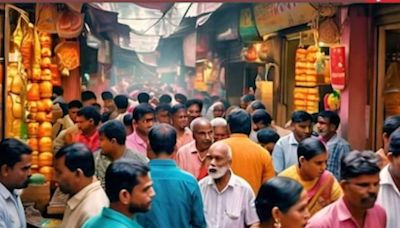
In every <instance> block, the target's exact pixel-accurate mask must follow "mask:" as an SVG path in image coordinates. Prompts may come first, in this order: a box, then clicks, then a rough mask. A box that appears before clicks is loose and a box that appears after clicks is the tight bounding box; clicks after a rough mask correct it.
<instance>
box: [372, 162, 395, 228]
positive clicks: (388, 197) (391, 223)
mask: <svg viewBox="0 0 400 228" xmlns="http://www.w3.org/2000/svg"><path fill="white" fill-rule="evenodd" d="M379 176H380V178H381V182H380V188H379V193H378V199H377V200H376V202H377V203H379V204H380V205H381V206H382V207H383V208H385V210H386V213H387V218H388V222H387V225H386V227H387V228H392V227H399V226H400V216H399V211H400V191H399V189H398V188H397V187H396V184H395V183H394V180H393V178H392V175H390V173H389V165H387V166H385V168H383V169H382V170H381V172H380V174H379Z"/></svg>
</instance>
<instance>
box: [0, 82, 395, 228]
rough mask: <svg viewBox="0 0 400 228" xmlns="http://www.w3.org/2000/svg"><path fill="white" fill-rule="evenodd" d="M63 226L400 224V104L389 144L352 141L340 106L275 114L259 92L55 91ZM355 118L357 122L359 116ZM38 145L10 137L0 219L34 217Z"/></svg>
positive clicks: (4, 148)
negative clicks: (27, 192) (23, 192)
mask: <svg viewBox="0 0 400 228" xmlns="http://www.w3.org/2000/svg"><path fill="white" fill-rule="evenodd" d="M55 92H56V93H55V97H54V105H55V109H57V108H58V109H59V110H60V111H59V115H55V118H54V120H53V138H54V145H53V148H54V169H55V175H54V180H55V182H56V183H57V186H58V187H59V189H60V191H61V192H63V193H65V194H68V195H69V197H68V201H67V202H66V209H65V212H64V216H63V220H62V224H61V227H67V228H72V227H85V228H91V227H113V226H115V227H150V228H151V227H154V228H158V227H173V228H175V227H275V228H280V227H282V228H286V227H289V228H296V227H309V228H330V227H331V228H336V227H344V228H347V227H354V228H357V227H366V228H372V227H373V228H385V227H387V228H395V227H400V217H399V216H397V213H398V211H399V209H400V208H399V207H400V193H399V192H400V191H399V190H400V129H398V128H399V127H400V116H393V117H389V118H388V119H387V120H386V121H385V123H384V128H383V132H384V133H383V136H382V137H383V144H384V145H383V148H382V149H380V150H379V151H378V152H376V153H375V152H372V151H352V150H351V146H350V144H349V143H348V142H347V141H346V140H345V139H343V138H342V137H340V136H339V134H338V133H337V131H338V128H339V127H340V117H339V115H338V114H337V113H335V112H332V111H322V112H320V113H317V114H313V115H312V114H310V113H307V112H304V111H296V112H294V113H292V117H291V121H290V123H289V124H288V127H287V128H285V127H281V126H278V125H276V124H275V123H274V120H273V119H272V117H271V115H270V114H269V113H268V110H267V109H266V107H265V106H264V105H263V103H262V102H261V101H259V100H256V99H255V98H254V96H253V95H245V96H243V97H242V98H241V103H240V106H234V105H232V106H229V105H227V102H225V101H223V100H221V99H219V98H218V97H215V98H214V99H213V104H211V105H210V107H205V106H203V102H202V100H199V99H187V98H186V97H185V96H184V95H183V94H176V95H175V96H171V95H168V94H164V95H162V96H160V97H159V98H155V97H151V96H150V95H149V94H148V93H146V92H141V93H139V94H138V95H137V98H136V99H131V98H130V97H128V96H125V95H116V96H114V95H113V94H112V93H111V92H108V91H105V92H103V93H102V95H101V98H102V102H100V103H102V105H100V104H99V102H98V101H97V97H96V95H95V94H94V93H93V92H91V91H84V92H82V94H81V99H80V100H73V101H70V102H69V103H67V104H66V103H65V102H64V100H63V99H62V90H61V92H60V89H58V90H56V91H55ZM350 124H351V123H350ZM31 160H32V149H31V148H30V147H29V146H27V145H26V144H25V143H23V142H21V141H19V140H16V139H7V138H6V139H3V140H2V141H1V143H0V227H25V226H26V220H25V214H24V209H23V206H22V204H21V200H20V197H19V191H18V189H22V188H25V187H26V186H27V183H28V179H29V177H30V175H31V170H30V167H31Z"/></svg>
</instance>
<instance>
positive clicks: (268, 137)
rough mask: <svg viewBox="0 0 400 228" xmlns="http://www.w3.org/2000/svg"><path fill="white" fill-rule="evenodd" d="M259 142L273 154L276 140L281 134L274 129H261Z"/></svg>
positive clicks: (258, 135)
mask: <svg viewBox="0 0 400 228" xmlns="http://www.w3.org/2000/svg"><path fill="white" fill-rule="evenodd" d="M257 140H258V143H260V145H261V146H262V147H264V148H265V149H267V150H268V151H269V152H270V153H271V154H272V153H273V152H274V147H275V144H276V142H278V140H279V135H278V133H276V132H275V131H274V130H272V129H268V128H266V129H261V130H259V131H258V132H257Z"/></svg>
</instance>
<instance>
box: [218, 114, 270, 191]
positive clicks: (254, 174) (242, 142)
mask: <svg viewBox="0 0 400 228" xmlns="http://www.w3.org/2000/svg"><path fill="white" fill-rule="evenodd" d="M228 125H229V129H230V132H231V133H232V134H231V136H230V138H228V139H225V140H222V142H224V143H226V144H228V145H229V146H230V147H231V149H232V167H231V168H232V170H233V172H234V173H235V174H236V175H238V176H240V177H242V178H243V179H245V180H246V181H247V182H249V184H250V185H251V187H252V189H253V191H254V193H255V194H257V192H258V189H259V188H260V186H261V184H262V183H264V182H265V181H267V180H269V179H271V178H272V177H274V176H275V171H274V167H273V164H272V159H271V156H270V154H269V153H268V151H266V150H265V149H264V148H262V147H261V146H260V145H258V144H257V143H255V142H253V141H252V140H251V139H249V134H250V131H251V116H250V114H249V113H247V112H246V111H244V110H239V109H238V110H235V111H233V112H231V113H230V114H229V116H228Z"/></svg>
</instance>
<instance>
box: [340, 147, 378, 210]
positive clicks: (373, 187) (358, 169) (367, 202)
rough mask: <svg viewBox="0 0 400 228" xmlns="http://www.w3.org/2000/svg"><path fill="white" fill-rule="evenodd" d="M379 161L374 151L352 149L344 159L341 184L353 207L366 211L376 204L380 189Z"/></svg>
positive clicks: (350, 205)
mask: <svg viewBox="0 0 400 228" xmlns="http://www.w3.org/2000/svg"><path fill="white" fill-rule="evenodd" d="M378 162H379V157H378V155H376V154H375V153H374V152H372V151H352V152H350V153H349V154H347V155H346V156H345V157H344V159H342V161H341V169H340V172H341V175H340V176H341V178H342V180H341V181H340V185H341V187H342V189H343V194H344V196H343V197H344V200H345V201H346V205H347V206H348V207H350V208H351V209H353V210H360V211H365V210H367V209H369V208H372V207H373V206H374V204H375V201H376V198H377V194H378V191H379V172H380V168H379V165H378Z"/></svg>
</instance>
